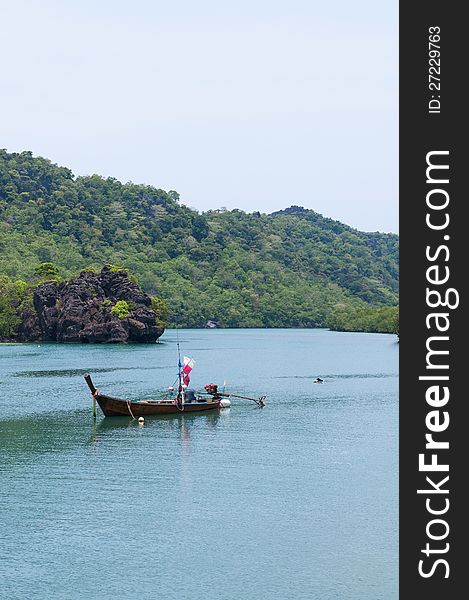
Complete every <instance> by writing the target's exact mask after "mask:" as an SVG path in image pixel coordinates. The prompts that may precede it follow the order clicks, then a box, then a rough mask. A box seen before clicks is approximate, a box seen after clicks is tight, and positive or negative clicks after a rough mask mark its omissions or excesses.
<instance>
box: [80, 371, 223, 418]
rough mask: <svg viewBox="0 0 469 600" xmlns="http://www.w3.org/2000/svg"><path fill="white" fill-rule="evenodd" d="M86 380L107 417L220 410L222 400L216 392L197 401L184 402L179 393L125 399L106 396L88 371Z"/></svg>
mask: <svg viewBox="0 0 469 600" xmlns="http://www.w3.org/2000/svg"><path fill="white" fill-rule="evenodd" d="M84 377H85V381H86V383H87V384H88V387H89V388H90V391H91V394H92V395H93V398H94V399H95V400H96V402H97V403H98V404H99V408H100V409H101V410H102V411H103V414H104V416H106V417H132V418H135V417H147V416H150V415H170V414H176V413H179V412H181V413H188V412H190V413H193V412H202V411H203V412H205V411H207V410H219V409H220V405H221V402H222V398H221V396H219V395H217V394H215V395H210V397H207V398H199V397H197V399H196V401H195V402H194V401H192V402H190V403H188V402H184V399H183V398H181V396H180V395H178V396H177V397H176V398H175V399H173V400H139V401H135V400H123V399H121V398H113V397H112V396H106V395H104V394H101V392H100V391H99V390H98V389H97V388H95V386H94V384H93V382H92V380H91V376H90V375H89V374H88V373H87V374H86V375H85V376H84Z"/></svg>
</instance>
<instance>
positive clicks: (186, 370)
mask: <svg viewBox="0 0 469 600" xmlns="http://www.w3.org/2000/svg"><path fill="white" fill-rule="evenodd" d="M194 367H195V360H194V359H193V358H189V357H188V356H185V357H184V360H183V367H182V380H183V382H184V385H189V382H190V380H191V378H190V372H191V371H192V369H193V368H194Z"/></svg>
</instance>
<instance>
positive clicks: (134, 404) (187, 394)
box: [85, 342, 265, 419]
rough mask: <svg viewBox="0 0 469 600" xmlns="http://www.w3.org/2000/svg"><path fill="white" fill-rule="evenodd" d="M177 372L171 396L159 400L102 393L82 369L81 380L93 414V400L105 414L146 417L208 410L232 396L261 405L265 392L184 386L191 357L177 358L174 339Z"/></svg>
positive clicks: (213, 384) (170, 389)
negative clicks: (254, 394)
mask: <svg viewBox="0 0 469 600" xmlns="http://www.w3.org/2000/svg"><path fill="white" fill-rule="evenodd" d="M177 346H178V357H179V362H178V374H177V381H178V382H179V385H178V388H177V392H176V395H175V396H174V398H164V399H162V400H138V401H137V400H122V399H121V398H113V397H112V396H105V395H104V394H101V392H99V390H98V389H97V388H95V386H94V384H93V382H92V380H91V376H90V375H89V374H88V373H86V375H85V381H86V383H87V384H88V387H89V388H90V391H91V394H92V396H93V415H94V417H96V404H95V401H96V402H97V403H98V404H99V407H100V409H101V410H102V411H103V413H104V416H105V417H132V418H133V419H135V418H136V417H147V416H150V415H171V414H177V413H179V412H181V413H182V412H185V413H188V412H190V413H197V412H206V411H208V410H219V409H220V408H225V407H228V406H230V401H229V400H225V398H229V397H230V396H233V397H234V398H244V399H245V400H252V401H253V402H255V403H256V404H257V405H258V406H260V407H263V406H264V400H265V396H261V397H260V398H250V397H249V396H237V395H236V394H226V393H224V392H219V391H218V386H217V385H216V384H215V383H208V384H207V385H206V386H204V389H205V392H200V393H198V394H197V393H196V392H194V390H189V389H187V386H188V385H189V382H190V373H191V371H192V369H193V367H194V365H195V362H194V360H193V359H192V358H188V357H187V356H184V360H183V361H181V353H180V350H179V342H178V345H177ZM169 391H170V393H171V394H174V391H175V390H174V388H173V387H170V388H169Z"/></svg>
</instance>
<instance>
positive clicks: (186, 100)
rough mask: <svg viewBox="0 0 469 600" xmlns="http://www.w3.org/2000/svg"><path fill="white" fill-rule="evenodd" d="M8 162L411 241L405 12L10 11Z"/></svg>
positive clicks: (6, 14) (139, 3) (203, 2)
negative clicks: (404, 125) (404, 192)
mask: <svg viewBox="0 0 469 600" xmlns="http://www.w3.org/2000/svg"><path fill="white" fill-rule="evenodd" d="M0 7H1V14H2V17H1V20H0V35H1V39H2V41H3V61H2V62H3V66H2V75H1V79H0V86H1V89H0V110H1V115H2V118H1V120H0V122H1V125H0V147H3V148H6V149H7V150H8V151H11V152H19V151H22V150H31V151H32V152H33V153H34V154H35V155H40V156H45V157H47V158H49V159H50V160H52V161H53V162H55V163H58V164H60V165H63V166H67V167H69V168H70V169H71V170H72V171H73V172H74V173H75V174H76V175H90V174H93V173H98V174H100V175H103V176H106V177H107V176H111V177H115V178H117V179H119V180H121V181H133V182H135V183H146V184H150V185H154V186H156V187H158V188H162V189H166V190H176V191H178V192H179V194H180V195H181V202H182V203H183V204H186V205H187V206H190V207H193V208H196V209H197V210H208V209H215V208H220V207H223V206H224V207H227V208H229V209H231V208H239V209H242V210H244V211H246V212H252V211H257V210H259V211H261V212H267V213H268V212H273V211H276V210H281V209H282V208H286V207H288V206H290V205H292V204H297V205H301V206H304V207H306V208H311V209H314V210H315V211H317V212H319V213H321V214H323V215H325V216H328V217H331V218H334V219H337V220H340V221H342V222H344V223H347V224H349V225H351V226H353V227H356V228H358V229H361V230H365V231H377V230H379V231H385V232H397V230H398V195H397V194H398V171H397V168H398V167H397V142H398V137H397V136H398V109H397V98H398V88H397V85H398V72H397V65H398V39H397V38H398V31H397V25H398V6H397V1H396V0H381V1H380V2H376V0H355V1H354V2H350V0H329V1H328V2H325V1H324V0H304V1H301V0H290V1H282V2H280V1H276V0H237V1H236V2H231V1H230V2H228V1H223V0H218V1H216V0H197V1H195V0H192V1H190V0H171V1H170V2H168V0H166V1H165V2H162V1H160V0H133V1H130V0H127V1H122V0H93V1H91V0H80V1H79V2H78V1H75V0H61V1H54V0H34V1H33V0H29V1H28V0H16V1H15V2H8V1H7V0H0Z"/></svg>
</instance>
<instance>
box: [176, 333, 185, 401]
mask: <svg viewBox="0 0 469 600" xmlns="http://www.w3.org/2000/svg"><path fill="white" fill-rule="evenodd" d="M177 347H178V377H179V389H178V396H180V398H181V404H184V388H183V387H182V363H181V348H180V347H179V332H178V341H177Z"/></svg>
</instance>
